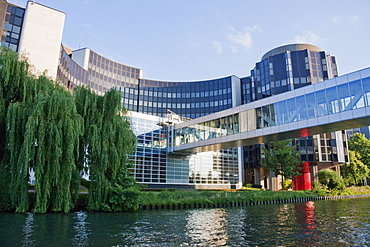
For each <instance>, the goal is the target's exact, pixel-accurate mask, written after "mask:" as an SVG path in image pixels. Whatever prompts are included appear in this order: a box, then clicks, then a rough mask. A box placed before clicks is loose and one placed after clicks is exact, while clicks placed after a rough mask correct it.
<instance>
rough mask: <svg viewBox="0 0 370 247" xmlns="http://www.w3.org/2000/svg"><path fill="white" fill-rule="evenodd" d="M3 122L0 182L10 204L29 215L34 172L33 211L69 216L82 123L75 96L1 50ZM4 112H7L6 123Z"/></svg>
mask: <svg viewBox="0 0 370 247" xmlns="http://www.w3.org/2000/svg"><path fill="white" fill-rule="evenodd" d="M0 57H1V63H0V66H1V69H0V76H1V77H0V79H1V84H2V100H3V103H2V107H3V108H2V112H3V115H2V116H3V118H2V119H3V121H2V124H3V126H2V129H1V131H2V132H1V135H2V137H6V138H4V139H5V141H4V143H5V145H4V146H5V148H6V149H5V150H3V157H2V161H1V180H2V179H3V178H4V177H5V180H6V181H7V182H8V184H3V187H4V188H6V187H8V191H9V195H10V196H9V197H10V202H11V204H12V206H13V207H14V208H15V209H16V212H25V211H27V210H28V205H29V203H28V192H27V191H28V180H29V176H30V174H29V173H30V171H31V170H33V171H34V173H35V178H36V184H35V191H36V192H35V193H36V202H35V207H34V211H35V212H38V213H44V212H46V211H47V210H53V211H64V212H68V211H69V210H70V209H72V208H73V204H74V201H75V200H76V198H77V195H78V189H79V179H72V178H78V177H79V170H78V169H77V167H76V161H77V160H78V154H79V152H78V147H79V140H80V136H81V135H82V133H83V119H82V117H81V116H80V115H79V114H78V113H77V110H76V106H75V104H74V99H73V96H72V95H71V93H70V92H68V91H66V90H65V89H64V88H62V87H61V86H58V85H56V84H54V83H52V81H50V80H49V79H47V78H46V77H44V76H40V77H39V78H35V77H33V76H31V75H29V74H28V63H27V61H26V60H25V59H19V57H18V55H17V54H16V53H14V52H12V51H9V50H6V49H4V50H2V51H1V54H0ZM4 113H6V115H5V118H4Z"/></svg>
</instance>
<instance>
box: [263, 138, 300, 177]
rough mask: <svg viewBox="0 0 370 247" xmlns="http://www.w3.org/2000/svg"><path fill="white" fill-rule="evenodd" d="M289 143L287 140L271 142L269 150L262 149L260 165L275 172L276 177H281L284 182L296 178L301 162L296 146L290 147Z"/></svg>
mask: <svg viewBox="0 0 370 247" xmlns="http://www.w3.org/2000/svg"><path fill="white" fill-rule="evenodd" d="M291 143H292V141H291V140H289V139H288V140H281V141H276V142H273V143H272V145H271V148H266V147H263V148H262V150H263V154H264V157H263V158H262V164H263V165H264V166H265V167H266V169H268V170H270V171H272V172H275V174H276V176H277V175H281V176H283V178H284V179H285V180H286V179H293V178H294V177H296V176H298V175H299V174H300V173H299V169H300V167H299V165H300V164H302V162H303V161H300V160H299V152H298V151H297V150H296V146H292V145H291Z"/></svg>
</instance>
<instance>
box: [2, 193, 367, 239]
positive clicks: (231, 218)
mask: <svg viewBox="0 0 370 247" xmlns="http://www.w3.org/2000/svg"><path fill="white" fill-rule="evenodd" d="M0 246H370V198H365V199H364V198H363V199H351V200H338V201H318V202H307V203H297V204H277V205H260V206H247V207H239V208H216V209H192V210H163V211H141V212H135V213H88V212H83V211H81V212H76V213H70V214H33V213H28V214H8V213H2V214H0Z"/></svg>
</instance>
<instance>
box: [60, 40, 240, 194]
mask: <svg viewBox="0 0 370 247" xmlns="http://www.w3.org/2000/svg"><path fill="white" fill-rule="evenodd" d="M140 74H141V71H140V70H139V69H137V68H134V67H130V66H126V65H123V64H119V63H116V62H113V61H111V60H109V59H106V58H104V57H102V56H100V55H99V54H97V53H95V52H93V51H91V50H90V49H87V48H84V49H80V50H77V51H73V52H72V51H69V50H68V49H67V48H65V47H62V49H61V55H60V63H59V67H58V78H59V79H60V80H61V82H62V83H63V84H64V85H65V86H66V87H68V88H70V89H73V88H74V87H76V86H79V85H85V86H89V87H90V88H91V89H93V90H94V91H95V92H97V93H98V94H104V93H105V92H106V91H107V90H109V89H110V88H116V89H117V90H120V91H121V92H122V102H123V104H124V105H125V107H126V108H127V109H128V110H129V111H130V112H131V113H130V114H131V120H132V126H133V129H134V132H135V134H136V136H137V140H138V144H137V149H136V152H135V154H134V155H133V156H132V160H133V161H134V168H133V170H132V173H133V175H134V176H135V178H136V179H137V181H139V182H142V183H146V184H149V185H151V186H152V187H153V186H154V187H155V184H157V185H158V186H161V185H163V186H165V187H166V186H168V185H169V184H171V185H181V186H189V185H190V186H191V185H192V186H197V185H199V186H203V187H204V186H206V187H207V186H208V187H209V186H211V188H220V187H222V188H230V187H233V188H234V187H235V188H236V184H237V183H239V174H238V152H237V149H231V150H220V151H218V152H211V153H203V154H194V155H178V154H176V155H175V154H171V153H168V150H167V140H168V139H169V136H170V135H171V133H168V131H167V128H163V127H161V124H162V123H163V122H164V121H165V120H163V119H165V117H166V116H167V114H168V113H169V112H171V113H176V115H179V116H181V117H179V119H181V120H184V119H189V118H198V117H201V116H205V115H208V114H211V113H215V112H218V111H222V110H225V109H229V108H232V107H233V104H234V106H235V104H237V100H235V99H233V88H234V90H235V88H236V89H238V88H240V82H239V79H238V78H236V77H235V76H234V77H233V76H229V77H225V78H218V79H213V80H205V81H195V82H166V81H154V80H147V79H142V78H141V77H140ZM235 78H236V79H235ZM238 91H239V92H240V90H238ZM234 95H235V93H234ZM153 117H154V118H153ZM199 186H198V187H199ZM225 186H226V187H225Z"/></svg>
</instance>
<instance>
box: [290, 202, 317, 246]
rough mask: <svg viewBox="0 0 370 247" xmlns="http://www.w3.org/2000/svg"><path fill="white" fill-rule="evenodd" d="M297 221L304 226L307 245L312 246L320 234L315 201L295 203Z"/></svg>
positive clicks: (303, 230) (303, 231)
mask: <svg viewBox="0 0 370 247" xmlns="http://www.w3.org/2000/svg"><path fill="white" fill-rule="evenodd" d="M295 209H296V218H297V223H298V224H300V225H301V226H302V234H303V237H304V242H305V245H308V246H311V245H312V244H315V242H316V241H318V238H319V236H320V234H317V229H316V217H315V202H313V201H309V202H306V203H300V204H296V205H295Z"/></svg>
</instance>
